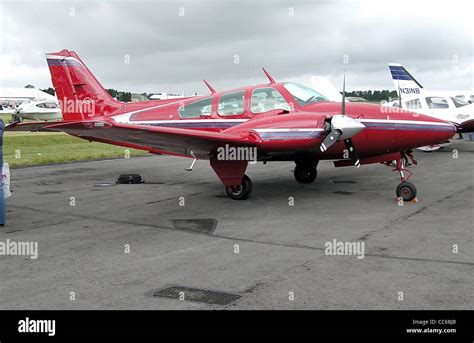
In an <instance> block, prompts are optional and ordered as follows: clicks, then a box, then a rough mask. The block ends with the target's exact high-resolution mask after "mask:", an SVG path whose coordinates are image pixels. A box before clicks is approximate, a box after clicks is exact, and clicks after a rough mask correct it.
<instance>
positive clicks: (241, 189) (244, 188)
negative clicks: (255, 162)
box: [225, 175, 252, 200]
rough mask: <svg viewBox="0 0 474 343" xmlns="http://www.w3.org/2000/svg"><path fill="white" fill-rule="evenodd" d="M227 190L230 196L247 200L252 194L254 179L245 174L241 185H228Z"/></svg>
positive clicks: (234, 198)
mask: <svg viewBox="0 0 474 343" xmlns="http://www.w3.org/2000/svg"><path fill="white" fill-rule="evenodd" d="M225 190H226V192H227V195H228V196H229V198H231V199H233V200H246V199H248V198H249V197H250V195H251V194H252V180H250V178H249V177H248V176H247V175H244V178H243V179H242V184H241V185H240V186H226V188H225Z"/></svg>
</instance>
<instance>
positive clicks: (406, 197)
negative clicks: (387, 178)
mask: <svg viewBox="0 0 474 343" xmlns="http://www.w3.org/2000/svg"><path fill="white" fill-rule="evenodd" d="M397 197H398V198H402V199H403V201H412V200H413V199H415V197H416V187H415V185H414V184H412V183H410V182H402V183H401V184H399V185H398V187H397Z"/></svg>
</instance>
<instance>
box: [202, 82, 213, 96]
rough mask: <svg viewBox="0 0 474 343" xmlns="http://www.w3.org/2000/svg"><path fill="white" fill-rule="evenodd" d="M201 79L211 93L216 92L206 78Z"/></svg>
mask: <svg viewBox="0 0 474 343" xmlns="http://www.w3.org/2000/svg"><path fill="white" fill-rule="evenodd" d="M203 81H204V83H205V84H206V86H207V88H209V90H210V91H211V94H214V93H215V92H216V90H215V89H214V88H212V86H211V85H210V84H209V82H207V81H206V80H203Z"/></svg>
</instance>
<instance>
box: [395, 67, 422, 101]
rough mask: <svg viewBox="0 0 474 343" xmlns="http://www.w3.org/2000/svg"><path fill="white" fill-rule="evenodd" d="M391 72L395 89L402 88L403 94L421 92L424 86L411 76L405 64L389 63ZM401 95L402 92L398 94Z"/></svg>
mask: <svg viewBox="0 0 474 343" xmlns="http://www.w3.org/2000/svg"><path fill="white" fill-rule="evenodd" d="M388 67H389V68H390V73H391V74H392V80H393V84H394V85H395V89H396V90H397V93H399V92H398V90H399V89H400V92H401V93H402V96H403V95H416V94H420V93H421V90H422V89H423V86H422V85H421V84H420V83H419V82H418V81H416V79H415V78H414V77H413V76H411V74H410V73H409V72H408V71H407V70H406V69H405V67H404V66H402V65H401V64H398V63H389V64H388ZM398 95H400V94H398Z"/></svg>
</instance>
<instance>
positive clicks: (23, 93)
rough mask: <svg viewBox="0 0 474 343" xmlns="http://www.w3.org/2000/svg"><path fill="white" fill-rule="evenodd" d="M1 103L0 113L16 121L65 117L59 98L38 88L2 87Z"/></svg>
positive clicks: (0, 91)
mask: <svg viewBox="0 0 474 343" xmlns="http://www.w3.org/2000/svg"><path fill="white" fill-rule="evenodd" d="M0 105H1V108H0V114H11V115H12V117H13V118H12V119H13V120H14V121H19V120H22V119H31V120H61V119H63V117H62V115H61V109H60V107H59V103H58V99H57V98H56V97H55V96H54V95H51V94H48V93H46V92H43V91H42V90H39V89H36V88H0Z"/></svg>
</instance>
